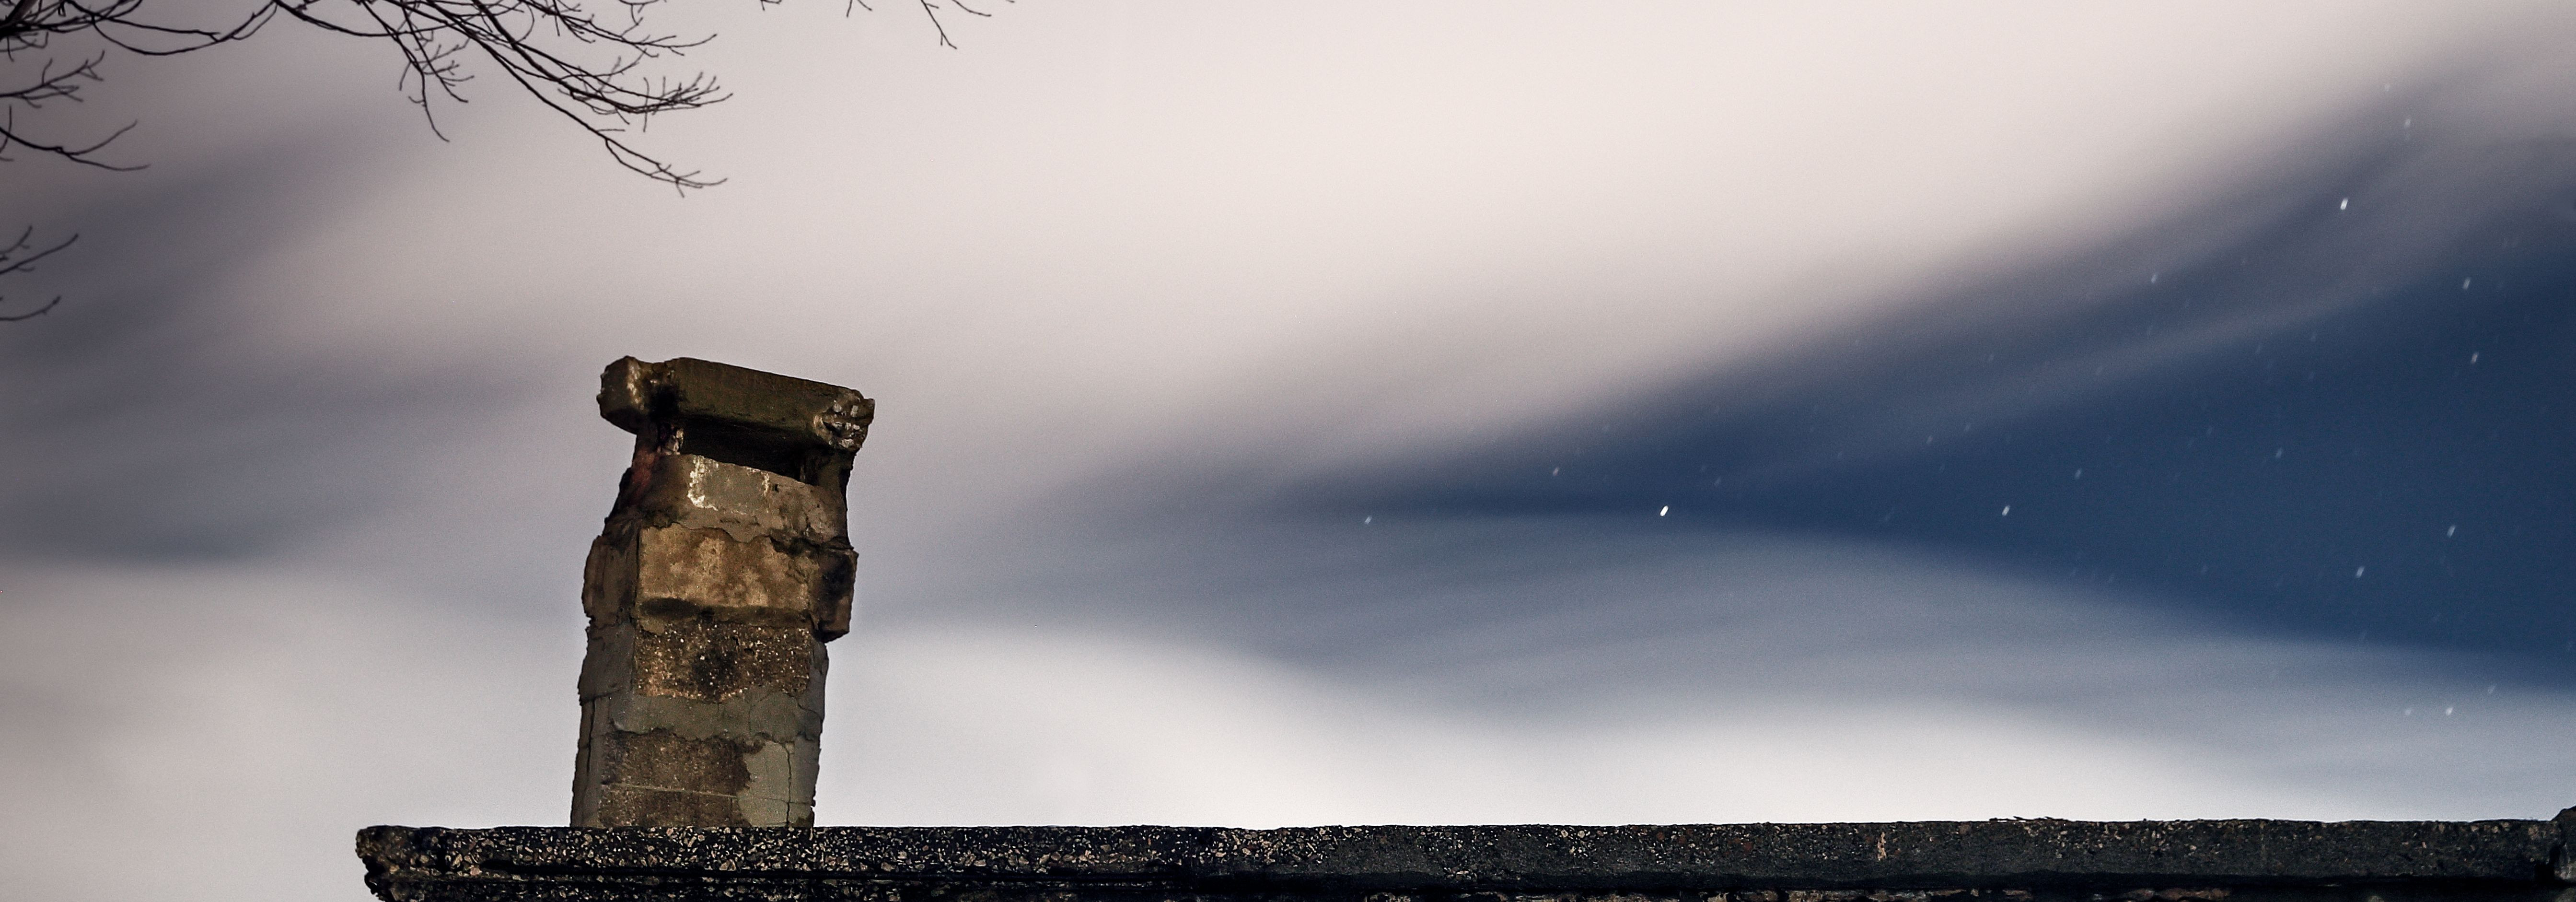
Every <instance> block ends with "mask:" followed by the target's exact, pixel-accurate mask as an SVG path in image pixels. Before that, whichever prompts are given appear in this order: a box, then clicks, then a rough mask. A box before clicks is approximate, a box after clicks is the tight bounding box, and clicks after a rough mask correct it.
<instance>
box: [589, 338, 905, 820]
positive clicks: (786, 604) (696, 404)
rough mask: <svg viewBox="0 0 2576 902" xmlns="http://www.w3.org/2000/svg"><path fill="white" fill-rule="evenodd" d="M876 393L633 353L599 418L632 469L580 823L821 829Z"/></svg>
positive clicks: (608, 532)
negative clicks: (859, 479) (822, 758)
mask: <svg viewBox="0 0 2576 902" xmlns="http://www.w3.org/2000/svg"><path fill="white" fill-rule="evenodd" d="M875 410H876V402H874V401H871V400H869V399H868V398H866V397H862V396H861V395H860V394H859V393H858V392H855V391H852V390H850V389H846V388H841V387H838V386H833V385H825V384H823V383H820V382H808V381H806V380H803V379H793V378H789V377H786V376H779V375H773V374H770V373H764V372H760V371H757V370H749V369H743V368H741V367H736V366H727V365H725V364H721V363H710V362H707V361H704V360H692V359H689V358H686V357H681V358H675V359H672V360H670V361H667V362H663V363H645V362H643V361H639V360H636V359H635V358H632V357H628V358H625V359H622V360H619V361H617V362H616V363H612V364H609V366H608V371H607V372H606V373H603V374H602V375H601V377H600V392H599V413H600V416H603V417H606V418H607V419H608V421H609V422H611V423H615V424H617V426H618V427H620V428H623V429H625V430H626V431H628V432H632V433H634V434H635V458H634V463H633V464H632V465H631V466H629V467H628V468H627V470H626V476H625V479H624V480H623V481H622V482H621V483H620V484H619V486H618V491H617V504H616V507H615V508H613V509H612V510H610V511H609V514H608V522H607V525H606V526H605V527H604V528H603V529H602V530H601V531H600V535H599V538H598V539H596V540H594V541H592V542H591V546H590V560H589V561H588V563H587V564H586V565H585V566H584V568H583V572H582V609H583V610H584V611H585V612H586V613H588V614H589V615H590V629H589V637H590V642H589V650H588V653H587V654H586V655H585V656H584V658H583V660H582V667H581V749H580V754H579V757H578V758H577V759H576V761H575V764H574V768H573V795H572V823H573V826H576V827H629V826H655V827H671V826H752V827H781V826H787V827H808V826H812V825H813V823H814V777H815V767H816V760H815V754H816V751H817V749H818V748H819V745H820V741H821V739H822V733H823V676H824V669H825V664H826V659H825V654H824V649H823V643H825V642H829V641H831V640H833V639H837V638H839V637H840V636H841V635H842V634H844V633H847V632H849V629H850V588H851V580H852V575H853V572H854V570H855V567H856V564H857V560H858V555H857V553H856V552H854V551H852V550H851V548H850V540H849V513H848V496H847V489H848V485H849V476H850V461H851V456H852V455H854V454H856V453H857V452H858V449H859V444H860V443H861V442H862V441H864V440H866V438H867V431H868V423H869V420H870V419H871V418H872V417H873V416H874V414H875Z"/></svg>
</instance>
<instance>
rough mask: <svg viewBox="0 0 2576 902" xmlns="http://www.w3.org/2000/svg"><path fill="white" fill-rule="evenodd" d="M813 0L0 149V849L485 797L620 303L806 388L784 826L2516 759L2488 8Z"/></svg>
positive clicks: (514, 708)
mask: <svg viewBox="0 0 2576 902" xmlns="http://www.w3.org/2000/svg"><path fill="white" fill-rule="evenodd" d="M880 6H881V8H880V9H879V10H878V11H876V12H874V13H865V12H862V13H859V14H856V15H850V16H845V15H844V14H843V11H842V9H841V8H840V6H839V5H837V4H830V3H792V4H787V5H783V6H778V7H774V8H766V9H758V8H752V7H751V6H750V5H749V4H741V5H731V4H708V5H704V6H701V7H693V8H685V9H671V10H657V11H656V15H660V16H665V17H666V18H665V19H664V20H662V21H663V22H664V24H665V25H666V26H667V27H669V28H671V29H674V30H678V31H682V32H687V33H695V32H698V31H710V32H716V33H719V34H720V35H721V38H720V39H719V40H718V41H717V42H716V43H715V44H713V45H711V46H710V47H708V48H706V49H705V50H703V51H701V52H699V53H696V54H693V55H692V56H691V57H690V59H691V60H693V61H695V62H696V63H697V64H700V65H704V66H706V67H707V68H709V69H712V70H714V71H716V72H718V73H719V74H721V75H722V76H723V77H724V78H725V79H726V81H727V82H728V84H729V85H730V86H731V88H732V89H733V91H734V92H735V97H734V98H733V99H732V100H729V101H727V102H726V103H724V104H722V105H720V106H718V107H715V108H713V109H709V110H706V111H702V112H695V113H689V114H686V115H679V116H671V117H666V118H664V119H660V120H656V121H655V122H653V123H652V128H651V130H650V132H648V133H646V134H644V135H642V136H640V137H639V140H640V141H642V142H644V143H645V144H646V145H647V146H649V147H651V148H653V149H655V150H656V151H659V152H662V153H665V154H667V155H669V156H671V157H674V158H676V159H678V160H679V161H680V162H682V163H684V164H687V165H689V166H693V167H696V168H702V169H704V170H706V171H707V172H708V173H709V174H712V175H716V176H721V177H724V178H726V179H728V181H727V182H726V183H725V184H723V185H722V186H720V187H717V188H714V189H710V190H706V191H700V192H692V193H690V194H689V195H687V196H685V197H680V196H675V195H674V193H673V192H672V191H670V190H669V189H668V188H667V187H665V186H657V185H655V184H653V183H650V182H648V181H645V180H643V179H640V178H638V177H635V176H633V175H631V174H628V173H626V172H624V171H623V170H619V169H617V168H615V167H614V166H613V165H611V164H610V162H609V161H608V160H607V159H606V158H604V157H603V156H601V155H600V153H599V151H598V149H597V147H596V145H595V144H592V143H588V142H587V141H586V140H585V139H584V138H583V137H582V136H581V135H579V134H578V133H577V132H574V131H573V130H571V129H569V128H567V127H566V126H564V125H563V124H562V123H560V122H557V121H552V120H550V119H548V118H547V116H546V115H544V114H543V111H542V110H540V109H537V108H535V107H534V105H533V104H530V103H527V102H525V101H524V100H523V99H521V98H519V97H516V96H513V95H511V94H510V93H509V92H507V91H504V90H501V86H500V85H498V84H497V83H495V81H496V79H495V78H493V77H491V76H488V75H487V76H486V78H484V79H483V80H480V81H477V82H474V83H473V84H472V85H471V86H470V88H471V90H470V91H469V96H470V98H471V100H472V103H471V104H470V105H467V106H463V107H455V106H448V107H442V108H440V109H439V110H438V113H439V115H440V125H441V130H442V131H443V132H444V134H445V135H446V136H447V137H448V139H449V140H448V141H446V142H441V141H440V140H438V138H437V137H435V136H433V135H432V134H431V132H430V131H429V130H428V129H427V128H426V127H425V126H424V125H423V124H422V122H421V120H420V118H419V115H418V113H417V111H416V110H414V109H413V108H411V107H409V106H407V105H405V104H404V103H403V102H402V101H401V99H400V95H399V94H397V93H396V92H395V88H394V82H395V78H394V76H395V74H396V63H395V61H394V60H393V59H392V58H391V57H389V56H388V55H387V51H386V50H385V48H379V47H374V46H370V45H366V44H362V43H353V42H348V41H332V40H324V39H323V36H320V35H315V34H307V33H305V32H304V31H301V30H298V29H296V28H292V27H287V26H283V25H281V26H279V27H277V28H276V29H275V30H274V31H273V32H272V33H270V34H266V35H263V36H262V37H261V39H260V40H259V41H258V42H256V43H253V44H246V45H241V46H238V47H234V48H228V49H225V50H222V51H217V52H210V53H205V54H199V55H195V56H189V57H182V58H176V59H168V60H139V59H133V58H129V57H118V58H114V59H112V60H111V61H110V63H109V65H108V68H107V69H106V73H107V75H108V77H109V81H108V82H107V83H106V84H105V85H103V86H102V87H101V88H100V89H99V90H98V93H97V94H96V96H95V97H94V99H93V100H92V101H91V102H90V103H88V104H86V105H84V106H83V107H82V108H80V109H77V110H73V111H69V112H64V113H60V114H59V115H62V116H63V117H64V118H62V119H59V120H55V121H59V122H62V123H66V124H68V125H74V126H76V125H82V124H93V125H94V124H100V123H104V124H106V125H108V126H109V127H113V126H114V125H116V124H121V123H122V122H124V121H126V120H129V119H131V120H137V121H139V122H140V125H139V126H138V127H137V128H136V129H135V131H134V132H133V133H132V134H131V135H130V136H129V137H128V138H127V139H126V140H125V141H123V142H121V143H120V144H119V145H118V147H117V153H119V154H121V155H123V158H124V159H127V160H130V161H133V162H149V163H150V164H151V168H149V169H147V170H144V171H141V172H134V173H105V172H95V171H86V170H77V169H73V168H70V167H66V166H61V165H57V164H54V163H51V162H48V161H43V160H35V159H24V160H21V161H19V162H13V163H10V164H7V166H5V167H0V209H5V210H7V211H8V212H9V213H10V215H9V216H7V217H5V219H6V223H0V224H11V225H14V224H17V223H19V222H21V221H23V222H25V223H28V224H33V225H36V226H38V227H39V229H40V234H68V233H71V232H78V233H79V234H80V235H81V238H80V242H79V244H77V245H76V246H75V247H74V248H73V249H71V250H69V251H66V252H65V253H64V254H62V255H61V256H59V257H58V258H55V259H53V260H49V261H47V265H46V266H45V267H44V268H43V270H42V271H41V272H38V273H35V274H33V275H32V276H29V277H25V278H22V279H20V280H18V281H17V282H15V283H14V284H6V285H5V286H0V288H5V292H6V293H7V296H8V297H9V299H10V300H9V306H8V307H7V308H6V309H5V310H0V312H8V311H11V310H16V309H22V308H20V307H18V306H17V305H18V304H20V303H23V302H24V301H25V300H27V299H29V298H42V297H49V296H51V295H53V294H55V293H60V294H62V295H63V296H64V300H63V302H62V304H61V306H60V307H59V308H57V309H55V310H54V311H52V312H50V313H48V314H46V315H44V316H42V317H39V318H37V319H34V320H30V321H27V322H24V323H18V324H12V325H6V326H0V386H5V389H0V465H5V466H6V467H7V470H8V472H10V473H11V474H13V475H12V477H11V478H10V479H8V480H6V481H0V512H4V513H5V515H0V792H5V793H6V794H7V795H8V796H9V797H10V798H11V799H12V801H11V802H10V804H8V805H5V806H0V895H8V896H11V897H24V898H47V899H62V900H80V899H101V900H106V899H119V900H121V899H128V898H135V897H141V896H151V897H161V898H205V899H218V900H232V899H243V900H248V899H254V898H256V899H263V900H265V899H278V898H287V899H342V900H355V899H360V898H364V892H365V890H364V889H363V887H361V886H360V885H359V882H358V877H359V868H358V866H357V863H356V861H355V859H354V858H353V857H352V856H350V854H349V852H348V849H349V842H350V836H351V834H352V832H353V831H354V830H355V829H357V828H358V827H362V826H366V825H369V824H376V823H400V824H414V825H446V826H485V825H497V824H557V823H562V822H564V820H565V818H566V812H567V809H568V804H569V802H568V799H569V786H570V774H571V761H572V752H573V732H574V725H575V719H576V711H577V708H576V702H575V699H574V696H573V678H574V674H575V671H576V669H577V667H578V665H579V660H580V655H581V651H582V641H581V625H582V624H581V617H580V613H579V606H578V603H577V599H576V591H577V589H578V585H579V579H580V562H581V559H582V554H583V549H584V548H585V547H586V545H587V543H588V541H589V539H590V537H591V536H592V535H594V534H595V533H596V532H597V529H598V523H599V518H600V517H601V516H602V515H603V514H604V513H605V512H606V511H607V508H608V505H609V502H610V500H611V496H612V494H613V492H614V487H615V485H616V481H617V478H618V473H619V471H620V469H621V468H622V467H623V466H624V463H625V460H626V455H627V450H628V449H627V442H628V437H627V436H626V435H625V433H623V432H620V431H619V430H617V429H616V428H615V427H613V426H610V425H609V424H607V423H606V422H604V421H601V420H600V419H599V418H598V416H597V413H596V409H595V407H594V405H593V402H592V398H591V396H592V393H593V392H594V391H595V388H596V381H595V380H596V378H597V373H598V371H599V369H600V368H601V367H602V366H603V365H605V364H607V363H608V362H609V361H611V360H614V359H616V358H617V357H620V356H623V355H630V354H631V355H635V356H638V357H642V358H645V359H648V360H660V359H666V358H669V357H674V356H693V357H702V358H707V359H713V360H720V361H725V362H729V363H736V364H741V365H745V366H752V367H757V368H761V369H767V370H773V371H777V372H782V373H787V374H790V375H795V376H801V377H805V378H811V379H817V380H822V381H827V382H833V383H837V384H841V385H847V386H851V387H854V388H857V389H859V390H861V391H863V392H865V393H867V394H869V395H870V396H872V397H875V398H877V399H878V401H879V408H878V409H879V413H878V418H877V422H876V426H875V429H874V431H873V432H872V434H871V437H870V439H869V444H868V445H867V447H866V448H865V449H864V450H863V451H862V452H861V453H860V455H859V464H858V469H857V472H856V475H855V477H854V478H853V480H852V491H851V494H852V501H853V516H852V519H853V522H852V526H853V531H854V539H853V541H854V543H855V544H856V545H857V546H858V548H859V551H860V553H861V555H862V560H861V575H860V581H859V612H860V613H859V617H858V625H857V627H856V628H855V629H854V631H853V632H852V634H851V635H850V636H848V637H847V638H844V639H842V640H840V641H839V642H837V643H835V644H834V645H833V646H832V647H831V648H832V652H833V654H834V656H835V660H834V668H833V678H832V683H831V687H830V697H831V701H830V705H831V720H830V724H829V727H828V728H827V731H826V741H825V744H824V747H825V750H826V751H825V761H824V769H823V776H822V788H821V795H820V798H819V800H818V819H819V820H820V821H821V822H822V823H826V824H981V823H993V824H999V823H1068V824H1105V823H1137V822H1155V823H1205V824H1229V825H1246V826H1272V825H1284V824H1319V823H1383V822H1405V823H1475V822H1516V821H1556V822H1583V823H1623V822H1695V821H1696V822H1706V821H1758V820H1777V821H1806V820H1861V819H1916V818H1985V817H2000V816H2057V817H2073V818H2105V819H2113V818H2146V817H2156V818H2164V817H2261V816H2271V817H2300V818H2348V817H2367V818H2408V817H2442V818H2474V817H2546V816H2549V815H2550V814H2552V813H2554V812H2556V811H2557V810H2558V809H2560V808H2562V807H2566V806H2568V805H2571V804H2576V604H2571V603H2570V602H2571V601H2576V599H2571V592H2576V576H2570V575H2569V572H2568V570H2567V568H2566V567H2565V562H2566V561H2567V560H2569V555H2570V553H2571V552H2572V551H2576V492H2571V489H2572V488H2576V473H2572V472H2571V458H2570V451H2569V449H2570V448H2576V411H2571V410H2570V407H2571V406H2576V405H2571V401H2572V400H2576V399H2571V398H2570V397H2569V396H2568V390H2567V386H2569V385H2571V384H2576V308H2571V305H2570V304H2569V301H2568V299H2569V298H2571V297H2576V264H2571V263H2570V262H2569V261H2570V260H2576V257H2571V256H2570V254H2569V252H2570V251H2571V250H2576V104H2570V103H2568V102H2567V98H2570V97H2576V54H2571V53H2570V52H2569V51H2568V49H2567V48H2570V47H2576V14H2571V13H2570V12H2568V11H2567V10H2565V9H2564V8H2563V7H2556V6H2553V5H2550V4H2537V3H2534V4H2510V3H2499V4H2462V3H2381V4H2355V3H2314V4H2296V3H2282V4H2270V5H2264V6H2261V7H2257V8H2253V9H2247V8H2242V7H2241V6H2239V5H2232V4H2158V5H2154V6H2148V5H2134V6H2086V7H2068V6H2062V5H2043V4H1966V3H1956V4H1921V5H1907V6H1859V5H1832V4H1800V5H1795V6H1791V5H1781V6H1775V7H1754V6H1741V5H1716V4H1667V5H1655V4H1630V5H1616V6H1604V5H1599V4H1555V5H1543V4H1494V3H1475V4H1467V3H1458V4H1446V5H1441V4H1411V5H1399V6H1394V7H1389V6H1387V5H1384V4H1357V3H1352V4H1339V5H1335V4H1311V3H1310V4H1295V5H1290V6H1280V7H1277V8H1260V9H1257V8H1251V7H1248V6H1214V5H1206V4H1178V3H1173V4H1147V3H1108V4H1088V5H1077V4H1065V3H1051V2H1043V0H1030V2H1026V3H1020V4H1014V5H1006V6H1000V7H998V8H995V9H993V10H992V12H994V15H993V16H992V17H991V18H982V19H979V18H973V17H968V16H958V15H952V16H951V17H950V18H949V19H948V20H947V21H948V24H949V27H950V29H951V32H952V34H953V35H954V36H955V38H956V40H957V42H958V43H959V44H960V45H961V49H956V50H949V49H943V48H940V47H939V46H937V43H936V40H935V38H934V35H933V33H932V32H931V30H930V27H929V25H928V24H927V23H926V22H924V21H922V20H921V19H920V18H919V17H918V15H917V11H915V10H912V9H908V8H902V7H899V6H894V5H884V4H881V5H880ZM979 8H980V7H979ZM13 65H14V64H13Z"/></svg>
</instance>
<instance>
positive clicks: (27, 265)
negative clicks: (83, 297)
mask: <svg viewBox="0 0 2576 902" xmlns="http://www.w3.org/2000/svg"><path fill="white" fill-rule="evenodd" d="M19 5H20V6H24V5H26V4H24V3H21V4H19ZM35 237H36V228H35V227H34V226H28V227H27V229H26V230H25V231H22V232H19V233H18V240H16V241H12V242H10V243H9V246H7V247H0V276H7V275H14V274H17V273H24V272H28V271H31V270H33V269H35V263H36V261H38V260H42V259H44V258H46V257H49V256H52V255H53V253H54V252H55V251H59V250H62V249H63V248H67V247H70V246H72V242H74V241H79V240H80V236H79V235H74V236H71V237H69V238H65V239H63V241H62V243H61V244H57V245H54V246H53V247H49V248H45V249H43V250H35V247H36V245H35V244H34V243H33V241H32V240H31V239H33V238H35ZM30 251H33V253H30ZM5 300H6V299H0V301H5ZM62 302H63V298H62V296H61V295H55V296H54V299H53V300H50V301H46V302H45V305H44V306H42V307H38V308H36V309H34V310H30V311H27V312H25V313H14V314H0V323H14V322H19V321H21V320H30V319H35V318H36V317H39V316H43V315H45V311H48V310H52V309H54V305H56V304H60V303H62Z"/></svg>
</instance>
